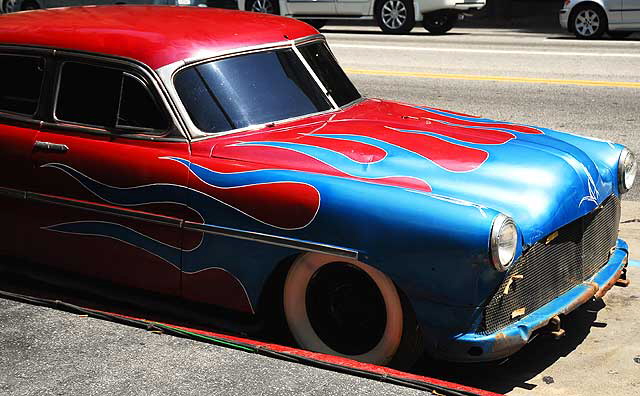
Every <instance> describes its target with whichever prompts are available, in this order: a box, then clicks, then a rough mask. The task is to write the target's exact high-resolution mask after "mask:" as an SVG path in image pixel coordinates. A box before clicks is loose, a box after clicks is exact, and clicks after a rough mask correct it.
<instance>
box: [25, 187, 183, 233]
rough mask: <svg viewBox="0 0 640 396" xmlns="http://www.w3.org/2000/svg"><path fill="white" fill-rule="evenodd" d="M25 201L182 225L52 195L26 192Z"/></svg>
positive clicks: (146, 214) (122, 209)
mask: <svg viewBox="0 0 640 396" xmlns="http://www.w3.org/2000/svg"><path fill="white" fill-rule="evenodd" d="M26 199H28V200H32V201H36V202H44V203H49V204H55V205H61V206H69V207H73V208H78V209H84V210H90V211H93V212H100V213H107V214H111V215H115V216H120V217H127V218H130V219H136V220H144V221H148V222H151V223H157V224H162V225H168V226H172V227H176V228H181V227H182V224H183V223H184V221H183V220H181V219H176V218H174V217H168V216H162V215H156V214H151V213H146V212H139V211H136V210H131V209H125V208H115V207H111V206H107V205H101V204H98V203H91V202H84V201H75V200H71V199H68V198H61V197H55V196H52V195H46V194H40V193H34V192H26Z"/></svg>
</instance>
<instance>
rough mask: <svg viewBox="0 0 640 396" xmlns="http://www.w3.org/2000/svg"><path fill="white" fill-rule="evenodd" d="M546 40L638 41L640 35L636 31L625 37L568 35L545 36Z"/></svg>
mask: <svg viewBox="0 0 640 396" xmlns="http://www.w3.org/2000/svg"><path fill="white" fill-rule="evenodd" d="M547 39H548V40H568V41H582V42H586V43H589V42H598V41H628V42H634V41H635V42H638V41H640V35H639V34H637V33H634V34H633V35H631V36H630V37H625V38H613V37H608V36H604V37H602V38H600V39H598V40H581V39H579V38H577V37H576V36H573V35H570V36H552V37H547Z"/></svg>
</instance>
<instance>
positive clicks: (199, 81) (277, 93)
mask: <svg viewBox="0 0 640 396" xmlns="http://www.w3.org/2000/svg"><path fill="white" fill-rule="evenodd" d="M300 51H301V53H302V56H303V57H304V59H305V60H306V62H307V63H308V64H309V66H310V67H311V69H312V70H314V73H316V74H317V77H318V79H319V80H320V81H321V82H322V84H323V85H324V86H325V88H327V90H328V93H329V95H331V96H332V98H333V99H334V101H335V102H336V103H337V104H338V105H339V106H341V105H343V104H346V103H349V102H351V101H353V100H354V99H357V98H359V97H360V94H359V93H358V91H357V90H356V89H355V87H354V86H353V84H351V82H350V81H349V79H348V78H347V76H346V75H345V74H344V72H343V71H342V70H341V69H340V66H338V64H337V62H336V61H335V59H334V58H333V56H332V55H331V52H329V50H328V48H327V47H326V45H324V44H323V43H319V42H316V43H312V44H307V45H303V46H301V47H300ZM174 85H175V88H176V91H177V92H178V95H179V96H180V99H181V100H182V103H183V104H184V106H185V108H186V109H187V112H188V113H189V117H190V118H191V120H192V122H193V124H194V125H195V126H196V127H197V128H198V129H199V130H201V131H203V132H207V133H216V132H224V131H230V130H234V129H239V128H245V127H248V126H251V125H259V124H265V123H269V122H274V121H279V120H284V119H288V118H294V117H299V116H304V115H308V114H314V113H319V112H323V111H327V110H331V109H332V105H331V101H330V99H329V98H328V97H327V95H325V93H324V92H323V90H322V89H321V87H320V86H319V85H318V83H317V82H316V79H314V77H313V76H312V74H311V73H310V72H309V70H308V69H307V67H306V66H305V64H304V63H303V61H302V60H301V58H300V57H299V56H298V54H296V52H295V51H294V50H293V49H292V48H285V49H277V50H268V51H263V52H256V53H252V54H246V55H240V56H235V57H231V58H225V59H220V60H215V61H211V62H206V63H201V64H198V65H195V66H192V67H188V68H186V69H184V70H182V71H180V72H178V73H177V74H176V76H175V78H174Z"/></svg>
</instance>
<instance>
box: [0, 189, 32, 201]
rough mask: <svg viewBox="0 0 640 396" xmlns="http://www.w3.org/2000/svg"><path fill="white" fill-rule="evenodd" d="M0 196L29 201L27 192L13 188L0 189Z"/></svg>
mask: <svg viewBox="0 0 640 396" xmlns="http://www.w3.org/2000/svg"><path fill="white" fill-rule="evenodd" d="M0 196H3V197H7V198H15V199H27V192H26V191H21V190H16V189H13V188H7V187H0Z"/></svg>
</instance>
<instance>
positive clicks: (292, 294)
mask: <svg viewBox="0 0 640 396" xmlns="http://www.w3.org/2000/svg"><path fill="white" fill-rule="evenodd" d="M283 303H284V312H285V317H286V320H287V324H288V326H289V329H290V330H291V333H292V335H293V337H294V339H295V340H296V341H297V342H298V344H299V345H300V346H301V347H303V348H305V349H309V350H312V351H316V352H321V353H327V354H331V355H337V356H343V357H347V358H350V359H354V360H358V361H362V362H368V363H374V364H387V363H389V362H390V361H391V359H392V358H393V357H394V355H395V354H396V352H397V351H398V348H399V347H400V344H401V342H402V338H403V310H402V303H401V301H400V297H399V295H398V291H397V290H396V287H395V285H394V283H393V282H392V281H391V279H389V277H388V276H386V275H385V274H383V273H382V272H380V271H378V270H377V269H375V268H373V267H371V266H368V265H366V264H364V263H361V262H359V261H357V260H349V259H344V258H339V257H334V256H329V255H324V254H318V253H306V254H303V255H302V256H300V257H299V258H298V259H297V260H296V261H295V262H294V263H293V265H292V266H291V268H290V270H289V273H288V275H287V279H286V281H285V285H284V295H283Z"/></svg>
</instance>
